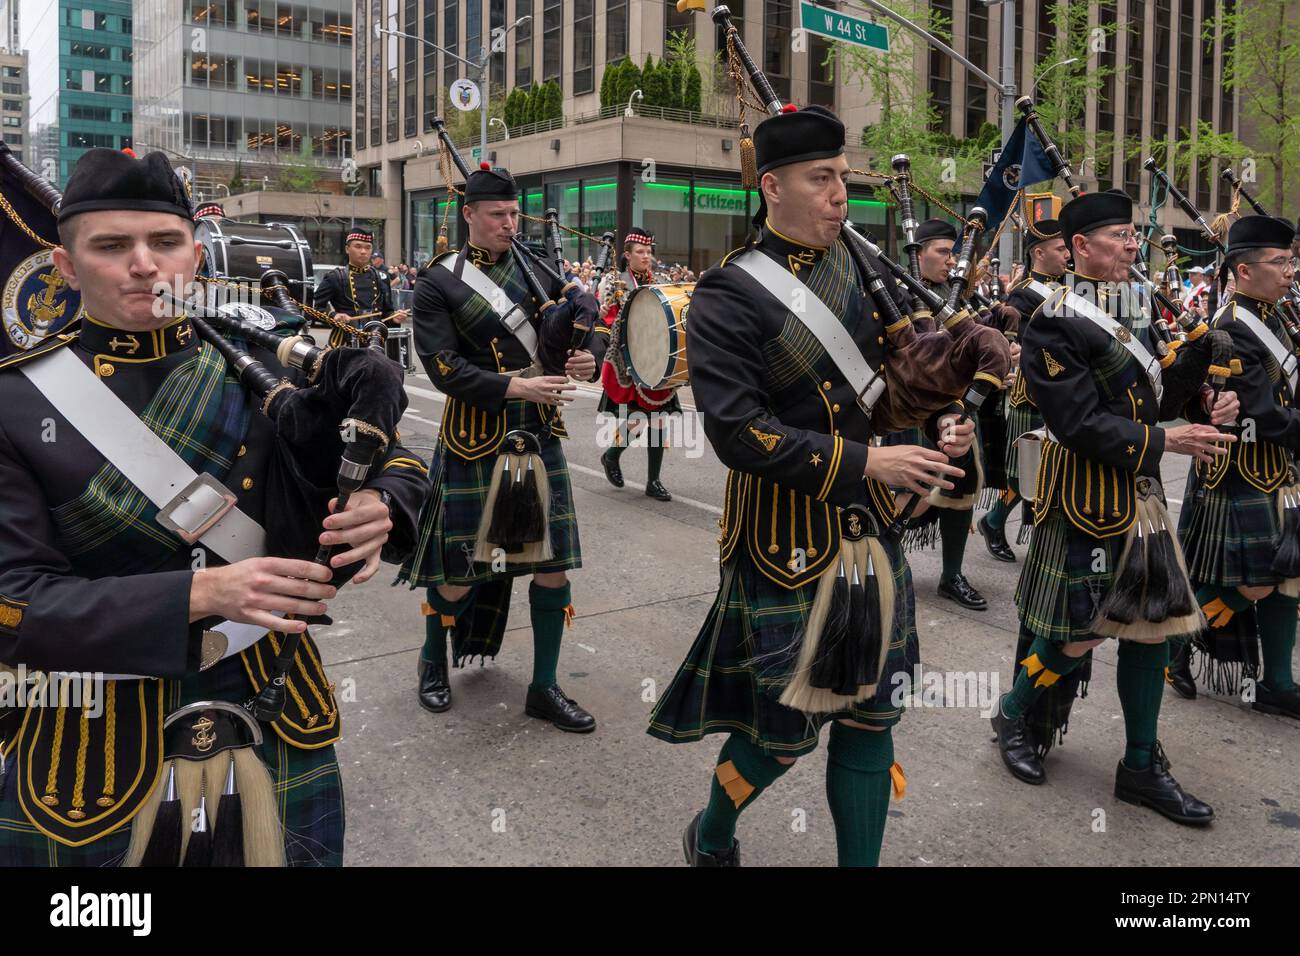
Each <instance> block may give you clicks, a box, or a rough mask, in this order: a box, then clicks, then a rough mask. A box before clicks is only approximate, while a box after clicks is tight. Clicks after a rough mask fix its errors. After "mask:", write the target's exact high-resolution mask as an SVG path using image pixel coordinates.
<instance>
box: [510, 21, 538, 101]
mask: <svg viewBox="0 0 1300 956" xmlns="http://www.w3.org/2000/svg"><path fill="white" fill-rule="evenodd" d="M522 16H532V17H534V18H536V16H537V4H536V2H535V0H516V2H515V19H516V20H517V19H519V17H522ZM534 22H535V19H534V20H529V21H528V22H527V23H525V24H524V25H523V26H521V27H520V28H519V29H517V30H516V31H515V86H519V87H527V86H530V85H532V82H533V23H534Z"/></svg>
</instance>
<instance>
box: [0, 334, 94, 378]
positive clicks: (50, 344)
mask: <svg viewBox="0 0 1300 956" xmlns="http://www.w3.org/2000/svg"><path fill="white" fill-rule="evenodd" d="M80 334H81V331H80V330H77V331H74V332H60V333H59V334H58V335H55V336H52V337H50V338H47V339H45V340H44V341H42V342H41V344H40V345H38V346H36V347H35V348H31V349H26V350H25V351H22V352H14V353H13V354H12V355H6V356H5V357H4V358H0V372H3V371H4V370H5V369H8V368H17V367H18V366H19V365H22V364H23V363H24V362H30V361H31V360H32V359H35V358H39V357H40V356H42V355H48V354H49V353H50V352H53V351H55V350H56V349H61V348H63V346H65V345H71V344H72V343H73V342H75V341H77V336H78V335H80Z"/></svg>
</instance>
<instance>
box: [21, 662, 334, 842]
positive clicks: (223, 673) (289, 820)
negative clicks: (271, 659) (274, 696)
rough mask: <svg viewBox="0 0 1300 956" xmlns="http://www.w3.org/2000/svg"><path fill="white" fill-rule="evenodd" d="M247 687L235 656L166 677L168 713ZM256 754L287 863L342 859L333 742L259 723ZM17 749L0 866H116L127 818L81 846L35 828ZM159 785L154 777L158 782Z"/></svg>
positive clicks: (244, 692) (248, 691) (229, 697)
mask: <svg viewBox="0 0 1300 956" xmlns="http://www.w3.org/2000/svg"><path fill="white" fill-rule="evenodd" d="M252 693H253V690H252V688H251V687H250V685H249V682H248V677H247V675H246V674H245V672H244V668H243V665H242V664H241V663H240V660H239V658H238V657H230V658H227V659H226V660H224V661H222V662H221V663H219V664H217V665H216V666H215V667H213V668H212V669H211V670H207V671H204V672H202V673H199V674H193V675H190V676H188V677H186V678H185V680H183V681H168V682H167V687H166V689H165V691H164V700H165V702H166V709H167V712H168V713H171V712H172V711H174V710H177V709H178V708H180V707H181V706H183V705H184V704H187V703H192V702H194V701H198V700H225V701H231V702H233V703H241V704H242V703H243V702H244V701H246V700H248V698H249V697H250V696H252ZM259 753H260V754H261V757H262V760H263V761H264V762H265V763H266V765H267V768H268V769H269V770H270V773H271V779H272V781H273V782H274V784H275V793H276V797H277V802H278V804H279V811H280V819H281V821H282V822H283V824H284V827H285V854H286V857H287V860H288V863H289V865H290V866H341V865H342V864H343V834H344V810H343V779H342V776H341V775H340V773H339V765H338V760H337V759H336V758H335V754H334V747H333V746H332V745H331V746H329V747H321V748H319V749H316V750H302V749H299V748H297V747H291V746H289V745H288V744H287V743H285V742H284V741H283V740H282V739H280V737H279V736H278V735H277V734H276V733H275V731H274V730H272V729H271V726H270V725H269V724H266V723H263V724H262V746H261V747H260V748H259ZM16 763H17V755H16V754H15V753H10V754H9V755H8V756H7V758H6V760H5V771H6V773H5V782H4V789H3V791H0V866H47V867H49V866H119V865H120V864H121V862H122V860H123V859H124V858H125V857H126V851H127V847H128V846H130V843H131V826H132V824H130V823H128V824H126V825H125V826H123V827H121V828H120V829H118V830H115V831H114V832H112V833H110V834H108V835H107V836H105V837H102V838H101V839H98V840H95V841H94V842H92V843H88V844H86V845H85V846H80V847H69V846H64V845H63V844H62V843H59V842H57V841H55V840H51V839H50V838H49V837H47V836H45V835H44V834H43V833H41V831H40V830H38V829H36V827H35V826H33V825H32V823H31V821H29V820H28V819H27V817H26V815H25V814H24V813H23V811H22V808H21V807H20V806H19V804H18V780H17V775H16V774H15V773H14V765H15V764H16ZM158 785H159V786H161V781H160V782H159V784H158Z"/></svg>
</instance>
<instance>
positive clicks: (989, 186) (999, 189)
mask: <svg viewBox="0 0 1300 956" xmlns="http://www.w3.org/2000/svg"><path fill="white" fill-rule="evenodd" d="M1055 178H1056V171H1055V170H1054V169H1053V167H1052V162H1051V160H1049V159H1048V158H1047V153H1046V151H1045V150H1044V149H1043V144H1042V143H1040V142H1039V141H1038V137H1037V136H1035V135H1034V133H1033V130H1031V129H1030V128H1029V126H1028V125H1027V124H1026V123H1025V120H1024V118H1023V117H1022V118H1021V120H1020V122H1019V123H1017V124H1016V128H1015V129H1013V130H1012V131H1011V138H1010V139H1008V140H1007V142H1006V145H1004V146H1003V147H1002V155H1001V156H999V157H998V161H997V162H996V163H995V164H994V165H993V169H992V171H991V172H990V173H989V178H988V179H987V180H985V182H984V188H983V189H981V190H980V195H979V198H978V199H977V200H975V205H977V206H983V207H984V209H985V210H987V211H988V214H989V221H988V225H987V226H986V227H985V228H986V229H987V230H988V231H989V232H992V231H994V230H996V229H997V228H998V226H1000V225H1001V224H1002V220H1003V219H1005V218H1006V215H1007V212H1008V211H1009V210H1010V209H1011V204H1012V202H1014V201H1015V198H1016V193H1017V192H1018V191H1019V190H1020V189H1021V187H1023V186H1026V185H1029V184H1031V183H1041V182H1044V181H1045V180H1049V179H1055Z"/></svg>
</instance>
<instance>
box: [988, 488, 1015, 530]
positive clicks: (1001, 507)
mask: <svg viewBox="0 0 1300 956" xmlns="http://www.w3.org/2000/svg"><path fill="white" fill-rule="evenodd" d="M1008 499H1009V500H1008ZM1019 501H1020V495H1018V494H1016V492H1015V491H1013V490H1012V489H1010V488H1008V489H1007V490H1006V491H1004V492H1002V494H1001V495H1000V496H999V497H998V500H997V501H995V502H994V503H993V507H992V508H990V509H989V513H988V514H986V515H985V516H984V520H985V521H986V522H988V526H989V527H990V528H992V529H993V530H994V531H1001V530H1002V529H1003V528H1005V527H1006V526H1007V518H1008V517H1010V516H1011V512H1012V510H1013V509H1014V508H1015V507H1016V504H1017V503H1019Z"/></svg>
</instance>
